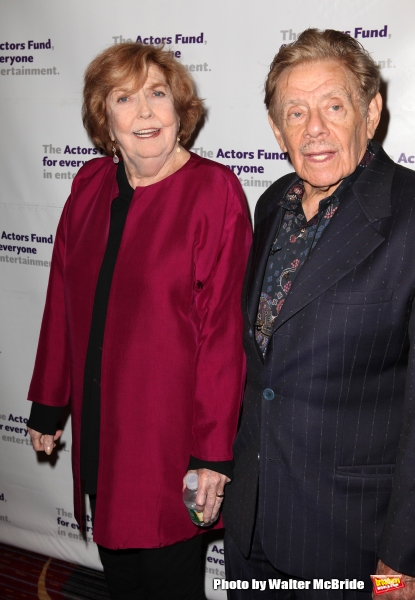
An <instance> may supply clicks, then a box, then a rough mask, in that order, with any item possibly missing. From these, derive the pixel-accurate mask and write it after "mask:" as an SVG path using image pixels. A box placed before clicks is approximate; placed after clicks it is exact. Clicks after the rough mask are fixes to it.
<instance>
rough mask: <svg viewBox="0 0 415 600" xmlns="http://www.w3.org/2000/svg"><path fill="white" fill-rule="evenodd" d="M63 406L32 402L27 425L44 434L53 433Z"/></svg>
mask: <svg viewBox="0 0 415 600" xmlns="http://www.w3.org/2000/svg"><path fill="white" fill-rule="evenodd" d="M64 408H65V407H64V406H46V405H45V404H39V402H33V403H32V410H31V411H30V417H29V420H28V422H27V426H28V427H30V428H31V429H34V430H35V431H39V432H40V433H45V434H46V435H55V432H56V429H57V424H58V421H59V418H60V416H61V414H62V411H63V409H64Z"/></svg>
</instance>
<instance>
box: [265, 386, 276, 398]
mask: <svg viewBox="0 0 415 600" xmlns="http://www.w3.org/2000/svg"><path fill="white" fill-rule="evenodd" d="M262 395H263V396H264V398H265V400H274V396H275V394H274V391H273V390H272V389H271V388H265V390H264V391H263V392H262Z"/></svg>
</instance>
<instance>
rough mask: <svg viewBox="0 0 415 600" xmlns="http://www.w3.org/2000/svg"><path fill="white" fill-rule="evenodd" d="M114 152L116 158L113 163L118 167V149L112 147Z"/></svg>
mask: <svg viewBox="0 0 415 600" xmlns="http://www.w3.org/2000/svg"><path fill="white" fill-rule="evenodd" d="M112 151H113V152H114V156H113V157H112V160H113V162H114V163H115V164H116V165H118V163H119V162H120V159H119V158H118V156H117V148H116V147H115V146H113V147H112Z"/></svg>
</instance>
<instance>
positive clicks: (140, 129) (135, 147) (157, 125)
mask: <svg viewBox="0 0 415 600" xmlns="http://www.w3.org/2000/svg"><path fill="white" fill-rule="evenodd" d="M107 117H108V125H109V131H110V136H111V139H113V140H115V141H116V142H117V143H118V146H119V148H120V151H121V154H122V156H123V158H124V160H125V161H126V163H127V164H132V165H137V167H138V168H140V163H142V161H144V160H146V159H150V160H151V159H153V160H155V161H156V162H158V161H161V163H165V162H166V161H167V160H168V159H169V157H170V156H171V155H172V154H173V152H174V149H175V145H176V141H177V132H178V129H179V118H178V116H177V113H176V111H175V109H174V104H173V96H172V93H171V90H170V88H169V86H168V85H167V82H166V79H165V77H164V75H163V73H162V72H161V71H160V69H158V68H157V67H155V66H153V65H151V66H150V67H149V69H148V77H147V79H146V81H145V83H144V85H143V87H142V88H141V89H140V90H138V91H133V89H132V88H131V86H129V85H128V83H127V84H126V85H125V86H122V87H120V88H114V89H113V90H112V91H111V92H110V94H109V95H108V98H107Z"/></svg>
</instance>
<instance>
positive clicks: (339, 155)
mask: <svg viewBox="0 0 415 600" xmlns="http://www.w3.org/2000/svg"><path fill="white" fill-rule="evenodd" d="M356 88H357V82H356V80H355V78H354V77H353V75H352V74H351V73H350V71H348V69H346V68H345V67H344V66H343V65H342V64H341V63H339V62H337V61H334V60H333V61H332V60H324V61H316V62H307V63H302V64H300V65H298V66H296V67H294V68H293V69H291V70H289V71H287V72H286V73H283V75H282V76H281V78H280V80H279V83H278V87H277V90H276V98H275V102H277V114H278V124H275V123H273V121H272V120H271V119H270V124H271V127H272V129H273V131H274V134H275V137H276V138H277V141H278V143H279V145H280V146H281V149H282V150H283V151H284V152H288V153H289V155H290V159H291V161H292V163H293V166H294V169H295V171H296V173H297V175H299V177H301V179H303V181H304V184H305V191H306V194H310V193H313V192H318V191H321V192H323V191H328V192H329V193H332V192H333V191H334V190H335V189H336V187H337V186H338V185H339V184H340V183H341V181H342V179H344V178H345V177H347V176H348V175H350V174H351V173H353V171H354V170H355V169H356V167H357V165H358V164H359V162H360V160H361V159H362V158H363V156H364V154H365V151H366V146H367V140H368V139H371V138H372V137H373V135H374V133H375V130H376V127H377V124H378V122H379V118H380V111H381V108H382V100H381V97H380V94H377V95H376V96H375V98H373V100H372V101H371V103H370V105H369V108H368V111H367V115H363V114H362V106H361V101H360V100H359V98H358V96H357V93H356Z"/></svg>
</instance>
